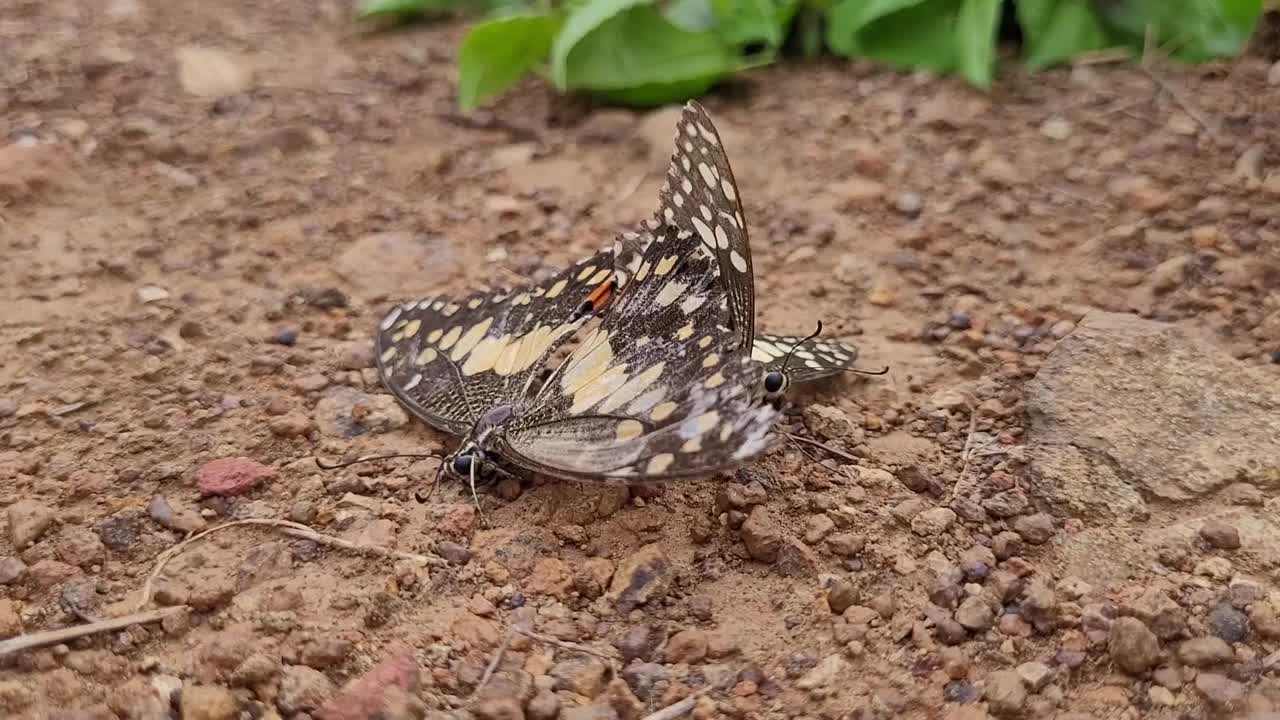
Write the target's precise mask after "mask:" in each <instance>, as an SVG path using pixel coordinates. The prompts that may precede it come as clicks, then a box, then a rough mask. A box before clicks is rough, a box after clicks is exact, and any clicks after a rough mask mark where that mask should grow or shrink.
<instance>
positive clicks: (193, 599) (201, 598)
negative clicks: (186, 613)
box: [187, 574, 236, 612]
mask: <svg viewBox="0 0 1280 720" xmlns="http://www.w3.org/2000/svg"><path fill="white" fill-rule="evenodd" d="M235 596H236V585H235V580H234V578H230V577H225V576H223V575H212V574H211V575H205V576H204V577H202V579H201V582H198V583H195V586H194V587H193V588H192V589H191V596H190V597H189V598H188V599H187V604H188V605H190V606H191V607H192V609H194V610H197V611H199V612H210V611H213V610H217V609H219V608H221V607H224V606H225V605H227V604H229V603H230V602H231V600H232V598H234V597H235Z"/></svg>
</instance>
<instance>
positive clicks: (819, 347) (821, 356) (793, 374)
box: [751, 333, 858, 384]
mask: <svg viewBox="0 0 1280 720" xmlns="http://www.w3.org/2000/svg"><path fill="white" fill-rule="evenodd" d="M801 340H804V338H802V337H796V336H794V335H770V334H765V333H762V334H760V335H757V336H756V339H755V342H754V343H752V349H751V357H752V358H754V359H755V360H756V362H759V363H761V364H762V365H764V371H765V372H769V371H771V370H779V371H781V370H782V364H783V362H784V359H785V358H786V356H787V353H788V352H790V351H791V348H793V347H796V343H798V342H800V341H801ZM857 359H858V349H857V348H856V347H853V346H851V345H846V344H844V343H842V342H839V341H836V340H824V339H822V338H820V337H818V338H812V339H810V340H808V341H807V342H805V343H804V344H803V345H801V346H800V347H799V348H796V351H795V354H794V355H792V357H791V361H790V362H789V363H787V369H786V374H787V377H788V379H790V381H791V382H792V383H793V384H794V383H805V382H812V381H814V380H821V379H822V378H825V377H831V376H832V375H839V374H840V373H843V372H844V371H846V370H848V369H850V368H852V367H853V363H854V361H856V360H857Z"/></svg>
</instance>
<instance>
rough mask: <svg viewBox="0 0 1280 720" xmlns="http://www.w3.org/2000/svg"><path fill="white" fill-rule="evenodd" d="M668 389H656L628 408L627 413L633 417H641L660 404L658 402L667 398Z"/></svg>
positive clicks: (637, 399) (639, 398)
mask: <svg viewBox="0 0 1280 720" xmlns="http://www.w3.org/2000/svg"><path fill="white" fill-rule="evenodd" d="M666 395H667V389H666V388H664V387H656V388H653V389H652V390H650V391H649V392H647V393H645V394H643V395H641V396H640V397H638V398H636V399H635V401H634V402H632V403H631V404H630V405H628V406H627V413H629V414H631V415H639V414H640V413H644V412H648V411H649V409H650V408H652V407H653V406H654V405H657V404H658V401H659V400H661V399H662V398H664V397H666Z"/></svg>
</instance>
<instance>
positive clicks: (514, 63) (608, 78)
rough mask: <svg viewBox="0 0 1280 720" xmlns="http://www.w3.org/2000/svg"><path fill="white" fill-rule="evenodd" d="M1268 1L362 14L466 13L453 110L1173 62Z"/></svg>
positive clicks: (754, 2) (415, 0) (1205, 49)
mask: <svg viewBox="0 0 1280 720" xmlns="http://www.w3.org/2000/svg"><path fill="white" fill-rule="evenodd" d="M1276 5H1277V3H1276V2H1274V1H1272V0H1269V1H1268V2H1266V3H1264V0H369V2H368V3H367V4H366V5H365V6H364V8H363V10H362V17H363V18H384V17H391V18H395V19H409V18H423V17H425V18H432V17H437V16H443V15H453V14H458V13H461V14H464V15H466V16H468V17H470V18H472V19H473V21H474V24H472V25H471V27H470V28H469V30H468V32H467V35H466V37H465V39H464V40H463V42H462V44H461V47H460V48H459V52H458V102H459V104H460V105H461V107H462V108H463V109H464V110H467V109H470V108H473V107H475V106H477V105H479V104H481V103H483V102H485V101H486V100H488V99H491V98H493V97H494V96H496V95H498V94H500V93H502V92H503V91H504V90H506V89H508V88H510V87H511V86H512V85H513V84H515V83H516V82H518V81H519V80H520V79H521V78H523V77H524V76H526V75H527V74H529V73H539V74H541V75H543V76H545V77H546V78H547V79H549V80H550V81H551V82H553V83H554V84H555V85H556V87H557V88H559V89H560V90H561V91H564V92H571V91H584V92H588V93H591V94H593V95H596V96H599V97H601V98H604V99H606V100H608V101H612V102H616V103H620V104H624V105H633V106H653V105H662V104H666V103H672V102H680V101H683V100H685V99H688V98H691V97H697V96H699V95H701V94H703V93H705V92H706V91H707V90H709V89H710V88H711V86H713V85H714V84H716V83H717V82H719V81H721V80H723V79H725V78H726V77H729V76H731V75H733V74H734V73H736V72H740V71H742V70H744V69H747V68H750V67H753V66H757V65H760V64H764V63H771V62H775V61H777V60H778V59H779V58H782V57H801V58H803V57H814V56H817V55H819V54H822V53H832V54H834V55H837V56H841V57H847V58H865V59H869V60H873V61H878V62H882V63H887V64H890V65H893V66H898V67H902V68H909V69H923V70H929V71H933V72H937V73H943V74H952V73H954V74H958V75H959V76H961V77H963V78H964V79H965V80H967V81H968V82H969V83H971V84H973V85H974V86H976V87H979V88H983V89H987V88H990V87H991V85H992V83H993V82H994V80H995V77H996V73H997V52H996V50H997V42H998V40H1000V39H1001V38H1002V37H1007V38H1010V39H1012V40H1013V41H1014V44H1015V45H1016V46H1017V47H1018V57H1019V61H1020V62H1021V63H1022V64H1023V65H1024V66H1025V67H1026V68H1027V70H1029V71H1032V72H1035V71H1038V70H1041V69H1043V68H1046V67H1050V66H1053V65H1057V64H1061V63H1066V62H1071V61H1073V60H1078V59H1081V58H1082V57H1087V56H1090V55H1098V54H1101V55H1105V56H1115V55H1128V56H1131V57H1135V58H1136V57H1139V56H1141V55H1142V54H1143V53H1145V52H1152V51H1155V52H1158V53H1160V54H1161V55H1162V56H1169V57H1172V58H1175V59H1177V60H1180V61H1185V62H1200V61H1205V60H1210V59H1214V58H1223V57H1233V56H1235V55H1237V54H1239V53H1240V52H1242V51H1243V50H1244V48H1245V47H1246V45H1247V44H1248V42H1249V38H1250V36H1251V35H1252V34H1253V32H1254V29H1255V27H1257V25H1258V21H1259V19H1260V18H1261V16H1262V14H1263V12H1264V11H1266V10H1267V9H1269V8H1274V7H1276Z"/></svg>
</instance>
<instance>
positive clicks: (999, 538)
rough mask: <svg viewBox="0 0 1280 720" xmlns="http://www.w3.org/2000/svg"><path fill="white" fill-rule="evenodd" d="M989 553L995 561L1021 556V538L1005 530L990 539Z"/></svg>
mask: <svg viewBox="0 0 1280 720" xmlns="http://www.w3.org/2000/svg"><path fill="white" fill-rule="evenodd" d="M991 551H992V553H994V554H995V556H996V559H997V560H1008V559H1009V558H1011V557H1014V556H1015V555H1020V554H1022V536H1021V535H1019V534H1018V533H1015V532H1010V531H1008V530H1005V531H1004V532H1001V533H997V534H996V536H995V537H994V538H992V539H991Z"/></svg>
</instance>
